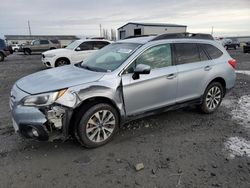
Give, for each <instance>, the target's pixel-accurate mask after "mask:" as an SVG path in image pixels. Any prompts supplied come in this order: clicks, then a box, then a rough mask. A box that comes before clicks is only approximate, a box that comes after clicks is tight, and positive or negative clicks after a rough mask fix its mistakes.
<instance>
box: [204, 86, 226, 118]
mask: <svg viewBox="0 0 250 188" xmlns="http://www.w3.org/2000/svg"><path fill="white" fill-rule="evenodd" d="M223 96H224V89H223V87H222V85H221V84H220V83H219V82H212V83H211V84H209V85H208V87H207V88H206V90H205V92H204V94H203V99H202V104H201V105H200V110H201V111H202V112H203V113H205V114H211V113H213V112H215V111H216V110H217V108H218V107H219V106H220V104H221V101H222V99H223Z"/></svg>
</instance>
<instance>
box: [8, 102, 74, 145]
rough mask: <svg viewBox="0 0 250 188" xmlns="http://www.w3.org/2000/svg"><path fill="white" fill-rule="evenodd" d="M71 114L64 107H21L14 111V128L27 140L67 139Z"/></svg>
mask: <svg viewBox="0 0 250 188" xmlns="http://www.w3.org/2000/svg"><path fill="white" fill-rule="evenodd" d="M69 112H70V110H68V109H67V108H65V107H62V106H51V107H48V108H43V109H38V108H36V107H25V106H20V105H19V106H16V107H15V108H13V109H12V117H13V126H14V128H15V130H16V132H19V133H20V134H21V135H22V136H24V137H25V138H34V139H37V140H40V141H47V140H50V141H53V140H55V139H66V138H67V137H68V131H67V127H68V123H69V121H68V120H69V119H70V118H69V115H71V113H69Z"/></svg>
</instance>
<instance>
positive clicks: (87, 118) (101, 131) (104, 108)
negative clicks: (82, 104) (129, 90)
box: [75, 103, 119, 148]
mask: <svg viewBox="0 0 250 188" xmlns="http://www.w3.org/2000/svg"><path fill="white" fill-rule="evenodd" d="M78 115H79V116H80V117H79V121H78V122H79V123H78V124H77V126H76V127H75V129H76V130H75V132H76V137H77V140H78V141H79V142H80V144H82V145H83V146H85V147H87V148H95V147H98V146H101V145H104V144H106V143H107V142H109V141H110V140H111V139H112V138H113V137H114V135H115V133H116V131H117V129H118V125H119V116H118V113H117V111H116V109H114V108H113V107H112V106H111V105H109V104H105V103H101V104H96V105H94V106H92V107H91V108H89V109H88V110H87V111H85V110H83V111H82V112H80V113H79V114H78Z"/></svg>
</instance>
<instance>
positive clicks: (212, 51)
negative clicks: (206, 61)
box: [201, 44, 223, 59]
mask: <svg viewBox="0 0 250 188" xmlns="http://www.w3.org/2000/svg"><path fill="white" fill-rule="evenodd" d="M201 46H202V48H203V49H205V50H206V52H207V53H208V55H209V56H210V57H211V58H212V59H217V58H219V57H220V56H222V54H223V53H222V51H220V50H219V49H218V48H216V47H215V46H213V45H211V44H201Z"/></svg>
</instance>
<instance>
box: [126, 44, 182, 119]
mask: <svg viewBox="0 0 250 188" xmlns="http://www.w3.org/2000/svg"><path fill="white" fill-rule="evenodd" d="M138 64H146V65H149V66H150V67H151V72H150V74H145V75H140V77H139V79H133V78H132V75H133V70H134V69H135V67H136V65H138ZM122 84H123V96H124V103H125V110H126V113H127V115H128V116H131V115H136V114H140V113H143V112H147V111H150V110H154V109H157V108H161V107H165V106H167V105H171V104H174V103H175V98H176V90H177V70H176V66H173V65H172V55H171V45H170V44H162V45H157V46H154V47H151V48H149V49H147V50H146V51H144V52H143V53H142V54H141V55H140V56H139V57H138V58H137V59H136V60H135V61H134V62H133V63H132V64H131V65H130V66H129V67H128V68H127V70H126V71H125V72H124V73H123V75H122Z"/></svg>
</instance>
